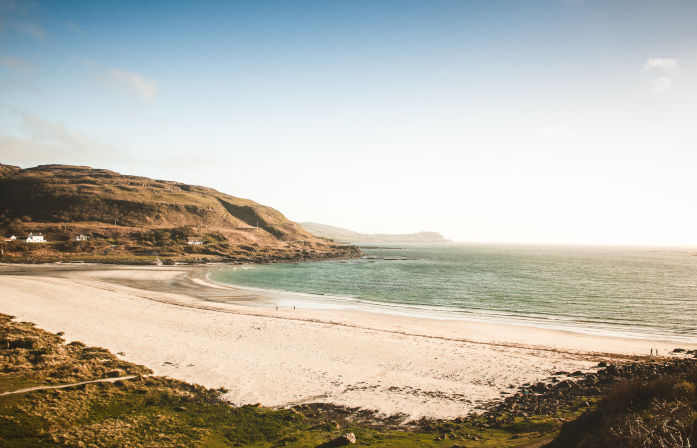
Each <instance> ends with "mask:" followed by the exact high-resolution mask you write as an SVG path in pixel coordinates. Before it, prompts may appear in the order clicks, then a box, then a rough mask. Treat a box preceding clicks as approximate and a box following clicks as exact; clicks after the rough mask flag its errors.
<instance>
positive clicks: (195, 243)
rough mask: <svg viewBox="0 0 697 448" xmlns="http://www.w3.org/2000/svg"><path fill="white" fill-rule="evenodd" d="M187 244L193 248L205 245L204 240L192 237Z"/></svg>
mask: <svg viewBox="0 0 697 448" xmlns="http://www.w3.org/2000/svg"><path fill="white" fill-rule="evenodd" d="M186 242H187V243H189V244H191V245H192V246H200V245H201V244H203V238H199V237H192V236H190V237H189V238H188V239H187V241H186Z"/></svg>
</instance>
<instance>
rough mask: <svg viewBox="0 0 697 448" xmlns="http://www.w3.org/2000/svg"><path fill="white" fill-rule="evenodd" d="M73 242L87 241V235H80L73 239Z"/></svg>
mask: <svg viewBox="0 0 697 448" xmlns="http://www.w3.org/2000/svg"><path fill="white" fill-rule="evenodd" d="M75 241H87V235H83V234H82V233H81V234H79V235H77V236H76V237H75Z"/></svg>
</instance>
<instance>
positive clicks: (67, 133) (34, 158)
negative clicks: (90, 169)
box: [0, 105, 123, 164]
mask: <svg viewBox="0 0 697 448" xmlns="http://www.w3.org/2000/svg"><path fill="white" fill-rule="evenodd" d="M0 112H3V115H6V116H5V119H7V120H12V121H16V122H17V123H18V127H17V130H18V131H20V132H19V134H15V135H8V134H5V135H0V154H2V156H3V158H4V159H5V160H11V161H20V160H21V161H23V164H32V163H47V162H50V161H61V160H68V161H74V162H78V161H90V162H100V161H108V160H113V159H116V158H123V154H119V152H118V151H116V149H115V148H114V147H113V146H112V145H110V144H109V143H106V142H104V141H102V140H100V139H98V138H95V137H92V136H89V135H87V134H85V133H83V132H81V131H79V130H75V129H70V128H68V127H67V126H66V125H64V124H63V123H60V122H52V121H47V120H44V119H42V118H40V117H38V116H37V115H34V114H31V113H28V112H25V111H22V110H19V109H17V108H14V107H11V106H2V105H0Z"/></svg>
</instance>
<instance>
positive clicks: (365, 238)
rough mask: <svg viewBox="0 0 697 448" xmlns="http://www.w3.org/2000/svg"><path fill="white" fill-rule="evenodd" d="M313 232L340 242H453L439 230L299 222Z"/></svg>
mask: <svg viewBox="0 0 697 448" xmlns="http://www.w3.org/2000/svg"><path fill="white" fill-rule="evenodd" d="M299 224H300V225H301V226H302V227H303V228H304V229H305V230H307V231H308V232H310V233H311V234H313V235H315V236H318V237H322V238H329V239H331V240H334V241H336V242H340V243H451V242H452V241H450V240H447V239H445V238H444V237H443V235H441V234H440V233H438V232H417V233H407V234H379V233H377V234H369V233H358V232H354V231H352V230H348V229H342V228H341V227H334V226H329V225H326V224H318V223H316V222H301V223H299Z"/></svg>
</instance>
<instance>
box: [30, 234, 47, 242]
mask: <svg viewBox="0 0 697 448" xmlns="http://www.w3.org/2000/svg"><path fill="white" fill-rule="evenodd" d="M44 242H45V241H44V236H43V235H42V234H40V233H36V234H34V233H30V234H29V236H28V237H27V243H44Z"/></svg>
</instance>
